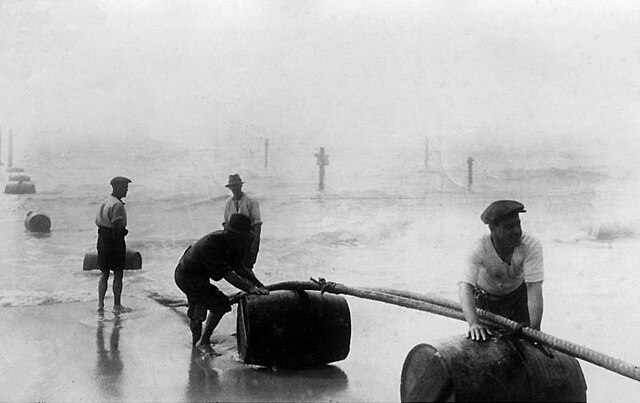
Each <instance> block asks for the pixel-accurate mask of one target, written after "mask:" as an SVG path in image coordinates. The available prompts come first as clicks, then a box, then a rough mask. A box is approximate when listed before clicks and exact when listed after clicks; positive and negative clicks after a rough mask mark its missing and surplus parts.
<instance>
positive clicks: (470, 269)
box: [458, 245, 481, 287]
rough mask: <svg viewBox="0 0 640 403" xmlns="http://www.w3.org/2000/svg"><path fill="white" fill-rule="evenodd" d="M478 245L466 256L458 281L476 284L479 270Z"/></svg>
mask: <svg viewBox="0 0 640 403" xmlns="http://www.w3.org/2000/svg"><path fill="white" fill-rule="evenodd" d="M479 247H481V246H480V245H476V248H475V249H474V250H473V252H472V253H471V254H470V255H469V256H468V258H467V261H466V265H465V266H464V267H463V269H462V273H461V275H460V280H459V281H458V283H467V284H471V285H472V286H474V287H475V286H476V284H477V283H478V273H479V272H480V264H481V253H480V251H479V250H478V248H479Z"/></svg>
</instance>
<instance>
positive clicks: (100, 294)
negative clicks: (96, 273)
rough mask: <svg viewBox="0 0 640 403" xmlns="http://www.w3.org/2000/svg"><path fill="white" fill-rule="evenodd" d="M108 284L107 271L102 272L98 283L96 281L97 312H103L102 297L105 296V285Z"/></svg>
mask: <svg viewBox="0 0 640 403" xmlns="http://www.w3.org/2000/svg"><path fill="white" fill-rule="evenodd" d="M108 282H109V270H102V271H101V274H100V281H98V311H103V310H104V296H105V295H106V294H107V283H108Z"/></svg>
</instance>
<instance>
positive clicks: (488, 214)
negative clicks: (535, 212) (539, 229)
mask: <svg viewBox="0 0 640 403" xmlns="http://www.w3.org/2000/svg"><path fill="white" fill-rule="evenodd" d="M526 212H527V210H525V209H524V205H523V204H522V203H520V202H517V201H515V200H498V201H494V202H493V203H491V204H490V205H489V206H488V207H487V208H486V209H484V212H483V213H482V214H481V215H480V219H481V220H482V222H483V223H485V224H497V223H498V222H499V221H500V219H501V218H503V217H506V216H507V215H509V214H512V213H526Z"/></svg>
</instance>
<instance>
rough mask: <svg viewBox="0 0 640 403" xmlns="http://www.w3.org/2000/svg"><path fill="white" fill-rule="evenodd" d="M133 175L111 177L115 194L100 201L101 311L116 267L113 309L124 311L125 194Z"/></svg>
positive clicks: (98, 219)
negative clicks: (110, 278)
mask: <svg viewBox="0 0 640 403" xmlns="http://www.w3.org/2000/svg"><path fill="white" fill-rule="evenodd" d="M130 182H131V179H129V178H125V177H123V176H116V177H115V178H113V179H111V182H110V183H111V188H112V192H111V196H109V197H108V198H107V199H106V200H105V201H103V202H102V204H100V209H99V210H98V213H97V214H96V220H95V223H96V225H97V226H98V244H97V248H98V267H99V268H100V272H101V275H100V281H99V282H98V311H100V312H102V311H104V297H105V294H106V293H107V285H108V281H109V272H110V271H111V270H113V299H114V300H113V309H114V311H122V310H124V307H123V306H122V301H121V296H122V276H123V271H124V262H125V256H126V250H127V246H126V243H125V240H124V237H125V236H126V235H127V233H128V232H129V231H127V228H126V227H127V212H126V210H125V208H124V202H123V201H122V198H123V197H125V196H126V195H127V191H128V190H129V183H130Z"/></svg>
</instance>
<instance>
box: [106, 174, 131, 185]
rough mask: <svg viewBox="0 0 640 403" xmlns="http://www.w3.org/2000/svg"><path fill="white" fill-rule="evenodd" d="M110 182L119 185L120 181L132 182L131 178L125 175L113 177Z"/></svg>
mask: <svg viewBox="0 0 640 403" xmlns="http://www.w3.org/2000/svg"><path fill="white" fill-rule="evenodd" d="M109 183H110V184H111V186H113V185H117V184H118V183H131V179H129V178H125V177H124V176H116V177H115V178H113V179H111V182H109Z"/></svg>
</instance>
